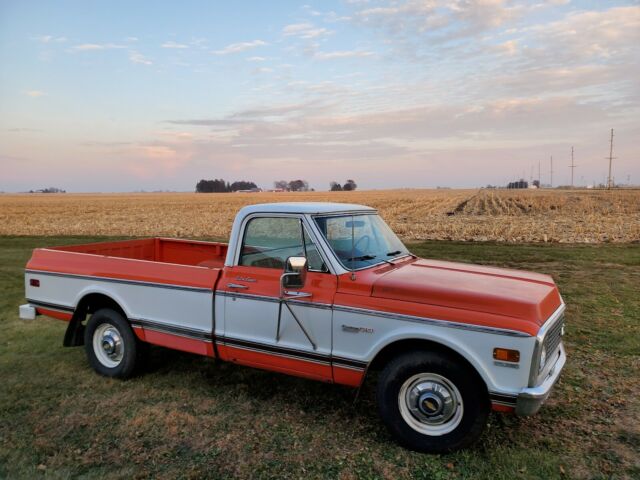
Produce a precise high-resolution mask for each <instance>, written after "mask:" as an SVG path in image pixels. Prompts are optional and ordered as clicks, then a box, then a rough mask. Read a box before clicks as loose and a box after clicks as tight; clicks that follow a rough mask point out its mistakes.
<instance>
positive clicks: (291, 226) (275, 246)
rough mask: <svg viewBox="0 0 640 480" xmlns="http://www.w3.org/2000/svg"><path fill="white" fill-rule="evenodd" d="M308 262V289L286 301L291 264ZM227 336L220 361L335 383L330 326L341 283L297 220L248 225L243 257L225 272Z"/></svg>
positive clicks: (287, 218)
mask: <svg viewBox="0 0 640 480" xmlns="http://www.w3.org/2000/svg"><path fill="white" fill-rule="evenodd" d="M291 256H306V257H307V260H308V264H309V271H308V274H307V279H306V284H305V286H304V287H303V288H301V289H299V290H297V291H291V292H289V293H290V295H286V298H285V302H286V304H285V303H283V300H282V299H281V296H280V293H281V291H280V290H281V289H280V277H281V275H282V273H283V271H284V266H285V262H286V260H287V258H289V257H291ZM219 285H220V290H219V292H220V294H221V295H224V296H225V300H224V336H223V337H222V338H221V339H219V342H221V345H219V352H220V355H221V356H222V357H223V358H224V359H226V360H229V361H232V362H237V363H241V364H244V365H250V366H254V367H258V368H265V369H268V370H274V371H280V372H283V373H289V374H293V375H299V376H304V377H308V378H313V379H316V380H326V381H331V380H332V374H331V363H330V358H331V357H330V356H331V347H332V345H331V330H332V329H331V322H332V309H331V306H332V304H333V297H334V295H335V292H336V288H337V278H336V276H335V275H333V274H331V273H329V272H328V270H327V267H326V265H325V262H324V261H323V259H322V256H321V254H320V252H319V251H318V248H317V247H316V244H315V242H314V241H313V240H312V238H311V237H310V236H309V234H308V230H307V229H306V228H305V226H304V222H303V220H302V219H301V218H299V217H297V216H262V215H260V216H255V217H253V218H250V219H249V220H248V222H247V223H246V224H245V231H244V234H243V239H242V243H241V245H240V252H239V255H237V256H236V260H235V262H234V265H233V266H231V267H227V268H225V269H224V274H223V278H222V279H221V281H220V283H219Z"/></svg>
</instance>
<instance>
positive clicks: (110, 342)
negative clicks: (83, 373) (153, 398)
mask: <svg viewBox="0 0 640 480" xmlns="http://www.w3.org/2000/svg"><path fill="white" fill-rule="evenodd" d="M84 346H85V350H86V352H87V358H88V359H89V364H90V365H91V366H92V367H93V369H94V370H95V371H96V372H98V373H99V374H101V375H105V376H107V377H114V378H122V379H125V378H129V377H131V376H132V375H133V373H134V370H135V367H136V359H137V355H138V342H137V340H136V338H135V335H134V333H133V331H132V330H131V327H130V326H129V323H128V322H127V321H126V320H125V319H124V317H123V316H122V315H121V314H120V313H118V312H116V311H115V310H111V309H108V308H104V309H101V310H98V311H97V312H95V313H94V314H93V315H91V318H90V319H89V322H88V323H87V328H86V329H85V331H84Z"/></svg>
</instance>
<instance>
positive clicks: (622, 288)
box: [0, 197, 640, 480]
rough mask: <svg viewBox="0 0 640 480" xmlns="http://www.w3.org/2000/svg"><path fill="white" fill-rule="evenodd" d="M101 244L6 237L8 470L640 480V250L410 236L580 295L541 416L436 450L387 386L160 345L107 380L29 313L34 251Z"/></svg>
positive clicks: (10, 473)
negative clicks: (408, 437) (392, 401)
mask: <svg viewBox="0 0 640 480" xmlns="http://www.w3.org/2000/svg"><path fill="white" fill-rule="evenodd" d="M60 198H62V197H60ZM65 208H67V207H65ZM78 208H80V209H81V208H85V207H81V206H79V207H78ZM3 228H6V227H5V226H3ZM95 240H100V239H98V238H86V237H83V238H81V237H62V238H54V237H0V289H1V291H2V293H3V295H2V296H1V297H0V325H1V329H2V330H1V331H2V336H1V337H0V378H1V380H2V386H1V391H0V392H1V394H0V478H36V477H48V478H66V477H69V476H82V477H83V478H104V477H108V478H220V477H239V478H248V477H252V478H340V479H352V478H388V479H395V478H424V479H427V478H428V479H449V478H451V479H453V478H456V479H459V478H492V479H509V480H512V479H518V478H532V477H533V478H567V477H570V478H573V477H577V478H638V477H639V476H640V382H638V379H639V378H640V296H639V295H638V285H640V246H638V245H630V244H603V245H560V244H540V245H530V244H523V245H512V244H493V243H474V244H468V243H456V242H422V243H413V244H411V245H410V248H411V249H412V250H413V251H414V252H415V253H417V254H419V255H421V256H424V257H430V258H442V259H451V260H457V261H468V262H476V263H484V264H489V265H500V266H507V267H516V268H523V269H529V270H535V271H540V272H546V273H550V274H552V275H553V276H554V278H555V279H556V281H557V282H558V284H559V286H560V289H561V291H562V293H563V296H564V299H565V301H566V303H567V305H568V307H567V314H566V318H567V335H566V337H565V344H566V346H567V350H568V355H569V361H568V364H567V367H566V370H565V371H564V373H563V376H562V379H561V381H560V383H559V384H558V385H557V386H556V388H555V391H554V393H553V395H552V397H551V398H550V399H549V402H548V404H547V405H546V406H545V407H544V408H543V409H542V410H541V412H540V413H539V414H538V415H537V416H535V417H531V418H525V419H520V418H516V417H512V416H505V415H492V417H491V418H490V424H489V428H488V429H487V430H486V432H485V434H484V436H483V438H482V439H481V442H480V443H479V444H478V445H477V446H475V447H474V448H472V449H470V450H467V451H464V452H459V453H456V454H451V455H445V456H428V455H421V454H415V453H411V452H408V451H406V450H404V449H402V448H400V447H398V446H396V444H395V443H394V442H393V441H392V440H391V439H390V437H389V435H388V434H387V433H386V431H385V430H384V428H383V427H382V425H381V423H380V422H379V420H378V418H377V416H376V413H375V406H374V403H373V397H372V390H371V389H372V387H373V385H372V384H368V385H367V388H366V389H365V391H364V392H363V394H362V396H361V398H360V399H359V400H358V401H357V402H356V403H355V404H354V397H353V391H352V390H350V389H347V388H342V387H338V386H330V385H325V384H321V383H315V382H311V381H306V380H302V379H297V378H292V377H286V376H281V375H278V374H274V373H269V372H263V371H259V370H253V369H249V368H243V367H239V366H234V365H229V364H219V363H216V362H215V361H213V360H211V359H207V358H202V357H197V356H192V355H188V354H181V353H179V352H174V351H169V350H163V349H159V348H157V349H154V350H153V351H152V354H151V358H150V361H149V363H148V365H147V367H146V369H145V372H144V374H143V375H142V376H139V377H136V378H134V379H132V380H130V381H127V382H121V381H116V380H110V379H106V378H102V377H99V376H97V375H96V374H94V373H93V371H91V370H89V368H88V366H87V363H86V361H85V357H84V352H83V349H82V348H70V349H66V348H63V347H62V346H61V342H62V336H63V333H64V329H65V324H64V322H60V321H57V320H51V319H46V318H42V317H39V319H38V320H36V321H33V322H25V321H20V320H19V319H18V315H17V308H18V305H20V303H21V302H23V301H24V299H23V285H22V281H23V267H24V264H25V262H26V261H27V259H28V257H29V255H30V251H31V249H32V248H34V247H37V246H44V245H51V244H64V243H79V242H86V241H95Z"/></svg>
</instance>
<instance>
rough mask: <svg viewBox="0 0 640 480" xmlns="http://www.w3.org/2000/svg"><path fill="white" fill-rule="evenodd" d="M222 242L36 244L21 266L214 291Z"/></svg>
mask: <svg viewBox="0 0 640 480" xmlns="http://www.w3.org/2000/svg"><path fill="white" fill-rule="evenodd" d="M226 254H227V244H224V243H216V242H202V241H195V240H178V239H170V238H147V239H139V240H122V241H115V242H100V243H87V244H81V245H68V246H62V247H51V248H37V249H35V250H34V251H33V255H32V256H31V259H30V260H29V262H28V263H27V267H26V269H27V270H28V271H29V270H33V271H45V272H56V273H60V274H71V275H82V276H93V277H102V278H117V279H128V280H137V281H145V282H153V283H162V284H173V285H183V286H190V287H197V288H207V289H213V287H214V284H215V281H216V279H217V278H218V275H219V272H220V269H221V268H222V267H223V265H224V260H225V257H226Z"/></svg>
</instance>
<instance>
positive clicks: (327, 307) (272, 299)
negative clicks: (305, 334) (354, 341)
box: [216, 291, 332, 310]
mask: <svg viewBox="0 0 640 480" xmlns="http://www.w3.org/2000/svg"><path fill="white" fill-rule="evenodd" d="M216 295H221V296H223V297H234V298H244V299H247V300H257V301H262V302H272V303H280V298H278V297H269V296H267V295H256V294H254V293H240V292H225V291H216ZM287 303H289V304H290V305H300V306H303V307H309V308H320V309H323V310H331V308H332V306H331V304H329V303H318V302H308V301H307V302H305V301H301V300H296V299H295V297H292V298H287Z"/></svg>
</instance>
